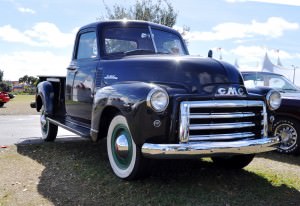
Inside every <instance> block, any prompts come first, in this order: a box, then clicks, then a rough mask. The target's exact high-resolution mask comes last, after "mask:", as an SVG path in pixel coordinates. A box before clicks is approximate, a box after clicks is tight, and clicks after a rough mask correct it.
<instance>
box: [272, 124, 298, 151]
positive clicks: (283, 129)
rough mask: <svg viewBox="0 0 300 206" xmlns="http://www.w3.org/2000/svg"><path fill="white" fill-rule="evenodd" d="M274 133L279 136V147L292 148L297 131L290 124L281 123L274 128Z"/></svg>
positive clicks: (295, 140)
mask: <svg viewBox="0 0 300 206" xmlns="http://www.w3.org/2000/svg"><path fill="white" fill-rule="evenodd" d="M275 135H276V136H279V137H280V138H281V145H280V149H283V150H287V149H290V148H292V147H293V146H294V145H295V144H296V142H297V137H298V134H297V131H296V129H295V128H294V127H293V126H292V125H290V124H281V125H279V126H278V127H277V128H276V130H275Z"/></svg>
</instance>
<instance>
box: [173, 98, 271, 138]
mask: <svg viewBox="0 0 300 206" xmlns="http://www.w3.org/2000/svg"><path fill="white" fill-rule="evenodd" d="M179 127H180V128H179V139H180V142H181V143H184V142H185V143H186V142H199V141H234V140H237V139H239V140H240V139H249V138H252V139H257V138H261V137H262V136H267V112H266V106H265V104H264V102H263V101H257V100H215V101H184V102H181V104H180V126H179Z"/></svg>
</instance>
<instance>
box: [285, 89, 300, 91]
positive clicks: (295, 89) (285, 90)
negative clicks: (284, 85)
mask: <svg viewBox="0 0 300 206" xmlns="http://www.w3.org/2000/svg"><path fill="white" fill-rule="evenodd" d="M283 91H298V90H297V89H283Z"/></svg>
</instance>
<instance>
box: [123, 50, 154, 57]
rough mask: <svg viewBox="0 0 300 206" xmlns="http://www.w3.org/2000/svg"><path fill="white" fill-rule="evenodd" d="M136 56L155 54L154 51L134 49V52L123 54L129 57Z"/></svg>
mask: <svg viewBox="0 0 300 206" xmlns="http://www.w3.org/2000/svg"><path fill="white" fill-rule="evenodd" d="M138 54H155V51H153V50H151V49H135V50H130V51H126V52H124V55H126V56H129V55H138Z"/></svg>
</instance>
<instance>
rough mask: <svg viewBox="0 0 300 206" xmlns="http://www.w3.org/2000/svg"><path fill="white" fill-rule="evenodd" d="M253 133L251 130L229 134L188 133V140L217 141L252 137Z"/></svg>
mask: <svg viewBox="0 0 300 206" xmlns="http://www.w3.org/2000/svg"><path fill="white" fill-rule="evenodd" d="M254 136H255V134H254V133H252V132H244V133H230V134H218V135H216V134H213V135H190V137H189V140H190V142H192V141H206V140H210V141H217V140H231V139H240V138H247V137H254Z"/></svg>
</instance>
